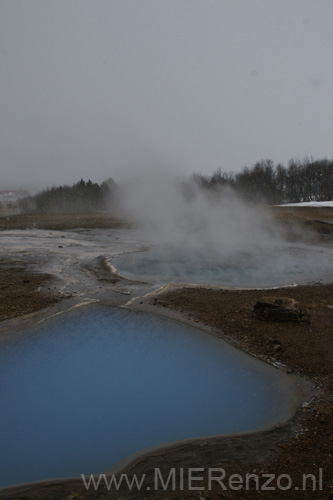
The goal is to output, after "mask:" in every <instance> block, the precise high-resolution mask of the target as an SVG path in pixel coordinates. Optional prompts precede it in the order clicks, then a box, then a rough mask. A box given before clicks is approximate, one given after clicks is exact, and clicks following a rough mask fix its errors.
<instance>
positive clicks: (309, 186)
mask: <svg viewBox="0 0 333 500" xmlns="http://www.w3.org/2000/svg"><path fill="white" fill-rule="evenodd" d="M191 185H195V186H199V187H200V188H202V189H204V190H209V191H211V192H212V193H213V192H219V188H221V187H230V188H232V189H233V190H235V191H236V192H238V193H239V194H240V195H241V196H242V197H243V198H245V199H247V200H249V201H252V202H264V203H269V204H272V205H279V204H283V203H299V202H303V201H330V200H333V160H328V159H322V160H313V159H312V158H304V159H303V160H297V159H292V160H290V161H289V162H288V165H287V166H286V167H285V166H283V165H282V164H280V163H279V164H277V165H274V162H273V161H272V160H261V161H259V162H257V163H256V164H255V165H253V166H252V167H244V168H243V170H242V171H241V172H239V173H230V172H222V171H221V169H219V170H217V171H216V172H214V173H213V174H212V175H211V176H204V175H201V174H194V175H193V176H192V177H191V179H190V182H189V183H187V184H186V188H185V191H184V194H185V195H190V192H191V189H190V188H191ZM117 194H118V186H117V184H116V183H115V182H114V180H113V179H112V178H109V179H108V180H106V181H104V182H102V184H97V183H93V182H92V181H91V180H89V181H88V182H85V181H84V180H83V179H81V180H80V182H77V183H76V184H74V185H73V186H66V185H64V186H60V187H52V188H47V189H45V190H44V191H41V192H40V193H37V194H36V195H34V196H27V197H25V198H21V199H19V200H18V202H17V203H18V206H19V210H20V212H21V213H52V212H89V211H100V210H108V209H109V208H111V207H113V206H114V205H115V203H116V199H117Z"/></svg>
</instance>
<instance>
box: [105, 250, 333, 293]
mask: <svg viewBox="0 0 333 500" xmlns="http://www.w3.org/2000/svg"><path fill="white" fill-rule="evenodd" d="M332 258H333V250H332V249H329V248H322V247H314V246H311V245H294V244H285V245H282V244H281V245H280V246H273V247H272V248H270V249H267V248H266V249H263V248H260V247H258V248H251V249H243V250H237V251H235V252H232V253H228V254H223V252H222V253H219V251H218V249H217V248H216V245H215V247H214V245H209V244H207V245H206V246H205V250H203V249H202V248H201V249H200V250H199V249H189V248H186V247H179V246H176V245H155V246H152V247H151V248H150V249H149V250H146V251H140V252H138V251H136V252H131V253H125V254H122V255H119V256H117V257H114V258H113V259H112V265H113V266H114V267H115V268H116V270H117V272H119V273H120V274H121V275H123V276H126V277H128V278H131V279H137V278H139V279H143V280H147V281H150V282H157V283H160V282H163V283H165V282H171V281H174V282H182V283H184V282H185V283H208V284H215V285H224V286H241V287H275V286H285V285H291V284H294V283H298V284H305V283H309V282H313V281H322V282H332V281H333V268H332Z"/></svg>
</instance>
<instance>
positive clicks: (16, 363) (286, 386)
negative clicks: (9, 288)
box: [0, 305, 298, 486]
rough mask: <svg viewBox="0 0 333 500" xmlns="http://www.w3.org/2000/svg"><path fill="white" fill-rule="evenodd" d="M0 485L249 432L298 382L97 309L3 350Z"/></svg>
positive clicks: (194, 335)
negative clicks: (152, 449)
mask: <svg viewBox="0 0 333 500" xmlns="http://www.w3.org/2000/svg"><path fill="white" fill-rule="evenodd" d="M0 366H1V378H0V399H1V412H0V442H1V447H0V471H1V484H0V485H1V486H6V485H11V484H17V483H23V482H29V481H35V480H41V479H46V478H57V477H68V476H75V475H80V474H81V473H84V474H87V473H98V472H102V471H104V470H106V469H107V468H109V467H110V466H112V465H113V464H115V463H116V462H117V461H119V460H122V459H124V458H126V457H128V456H129V455H131V454H132V453H135V452H138V451H139V450H142V449H144V448H146V447H149V446H154V445H159V444H162V443H166V442H172V441H176V440H180V439H184V438H193V437H199V436H210V435H215V434H221V433H235V432H241V431H249V430H254V429H258V428H262V427H265V426H269V425H272V424H274V423H275V422H276V421H278V420H283V419H284V418H286V417H287V416H288V415H289V413H290V412H292V411H293V410H294V408H295V405H296V404H297V403H296V399H297V397H298V396H297V397H296V394H298V389H297V387H296V386H297V384H296V382H295V381H294V379H293V378H292V376H290V375H287V374H285V373H282V372H280V371H279V370H277V369H275V368H273V367H270V366H268V365H266V364H265V363H263V362H260V361H258V360H256V359H254V358H252V357H250V356H248V355H246V354H244V353H243V352H241V351H239V350H237V349H235V348H233V347H231V346H230V345H228V344H226V343H224V342H223V341H221V340H220V339H218V338H216V337H213V336H211V335H208V334H207V333H204V332H202V331H200V330H198V329H195V328H192V327H189V326H187V325H185V324H182V323H179V322H175V321H172V320H167V319H163V318H160V317H157V316H152V315H146V314H143V313H135V312H132V311H129V310H124V309H110V308H107V307H104V306H99V305H91V306H88V307H85V308H81V309H77V310H75V311H72V312H68V313H64V314H62V315H60V316H57V317H56V318H52V319H48V320H46V321H44V322H43V323H41V324H39V325H37V326H35V327H34V328H33V329H32V330H25V331H21V332H20V331H18V332H13V333H12V334H11V335H10V336H9V335H8V336H7V337H6V338H4V339H2V340H1V342H0Z"/></svg>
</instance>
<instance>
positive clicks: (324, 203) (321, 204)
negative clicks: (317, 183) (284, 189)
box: [277, 201, 333, 207]
mask: <svg viewBox="0 0 333 500" xmlns="http://www.w3.org/2000/svg"><path fill="white" fill-rule="evenodd" d="M277 206H278V207H333V201H303V202H302V203H286V204H285V205H277Z"/></svg>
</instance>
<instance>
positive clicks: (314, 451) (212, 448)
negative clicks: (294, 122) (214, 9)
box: [0, 209, 333, 500]
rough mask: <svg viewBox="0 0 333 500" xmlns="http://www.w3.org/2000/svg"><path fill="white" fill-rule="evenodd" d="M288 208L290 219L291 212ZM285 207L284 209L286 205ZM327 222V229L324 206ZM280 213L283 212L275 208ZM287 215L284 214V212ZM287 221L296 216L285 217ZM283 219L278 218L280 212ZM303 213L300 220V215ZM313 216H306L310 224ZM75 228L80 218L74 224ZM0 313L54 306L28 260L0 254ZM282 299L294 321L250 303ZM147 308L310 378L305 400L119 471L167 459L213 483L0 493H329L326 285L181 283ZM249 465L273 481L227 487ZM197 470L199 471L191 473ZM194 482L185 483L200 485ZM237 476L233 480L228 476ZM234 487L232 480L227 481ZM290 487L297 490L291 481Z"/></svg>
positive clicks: (73, 497)
mask: <svg viewBox="0 0 333 500" xmlns="http://www.w3.org/2000/svg"><path fill="white" fill-rule="evenodd" d="M331 210H332V209H331ZM296 212H297V217H301V216H300V215H299V213H298V211H296ZM288 213H289V211H288ZM311 213H312V215H311V217H312V219H311V218H310V219H309V218H308V217H309V215H308V214H309V212H307V214H306V215H305V213H304V215H303V219H302V220H299V221H298V222H297V223H298V225H299V226H301V227H304V228H305V227H310V226H313V228H312V229H313V231H314V232H317V231H318V230H320V228H321V227H323V226H322V223H319V226H316V223H315V221H316V220H317V219H318V220H321V219H323V214H319V213H318V212H313V209H312V212H311ZM330 214H331V215H330V217H331V218H329V217H328V218H327V222H325V223H323V224H324V227H326V226H327V227H328V228H329V230H330V232H329V233H325V232H324V233H322V232H320V231H319V234H320V235H321V236H324V237H325V238H329V237H330V236H331V226H330V224H329V223H328V222H329V221H331V220H332V211H331V212H330ZM280 216H281V217H283V214H282V215H281V213H280ZM289 217H291V216H289ZM293 217H294V219H293V224H294V223H296V221H295V216H293ZM284 220H285V222H284V223H286V224H288V221H287V220H286V219H284ZM307 220H310V223H307V224H305V223H306V222H307ZM312 221H313V222H312ZM80 227H81V226H80ZM0 269H1V272H0V293H1V302H0V320H4V319H8V318H13V317H15V316H21V315H25V314H29V313H32V312H34V311H37V310H40V309H42V308H44V307H46V306H48V305H52V304H54V303H55V302H56V301H57V300H58V297H57V296H56V295H55V294H54V293H53V294H51V293H50V291H48V286H47V283H48V281H50V280H52V279H53V278H52V277H51V276H49V275H46V274H38V273H36V272H34V271H33V270H32V269H31V268H29V266H27V265H24V264H23V263H22V262H19V261H17V260H12V259H9V258H8V259H3V260H2V261H1V262H0ZM263 295H264V296H267V295H274V296H277V297H285V296H287V297H291V298H293V299H296V300H297V301H299V303H300V307H301V310H302V317H301V320H300V321H288V322H266V321H263V320H261V319H258V318H256V317H255V315H254V313H253V306H254V304H255V303H256V302H257V301H258V300H260V299H261V297H262V296H263ZM150 302H151V307H152V308H154V309H156V312H158V311H160V310H166V309H167V310H170V311H174V310H177V311H181V312H182V314H183V315H185V316H186V318H187V320H188V319H189V320H190V322H193V325H197V324H199V323H203V324H206V325H208V326H210V327H213V328H214V331H215V332H216V334H218V335H220V336H222V337H226V338H227V339H228V340H229V341H231V342H233V343H236V344H237V345H238V346H239V347H240V348H242V349H244V350H246V351H248V352H250V353H251V354H253V355H256V356H259V357H261V358H263V359H266V360H267V361H268V362H280V363H282V364H283V365H285V366H286V367H287V369H288V370H290V371H292V372H296V373H299V374H301V375H302V376H304V377H307V378H308V379H309V380H310V381H311V383H312V386H313V391H314V392H313V399H312V400H311V402H310V403H309V404H308V405H305V406H304V407H303V408H301V409H299V411H298V412H297V414H296V416H295V417H294V418H293V419H292V421H290V422H289V423H288V424H286V425H284V426H280V427H278V428H275V429H272V430H271V431H265V432H262V433H256V434H253V435H245V436H235V437H228V438H222V439H216V440H211V441H207V442H204V443H192V444H186V445H185V444H184V445H183V446H181V447H179V446H178V447H173V448H171V449H164V450H160V451H159V452H156V453H154V454H153V455H151V456H150V457H143V458H142V459H138V460H137V461H136V462H135V463H134V464H130V465H129V466H128V467H127V469H125V470H126V471H127V472H129V473H130V474H133V473H137V474H141V473H147V474H148V473H149V472H151V471H152V470H153V469H154V467H161V469H163V467H164V470H165V471H167V470H168V468H169V469H170V468H171V467H177V468H179V467H180V468H181V467H184V468H186V467H193V468H194V467H199V468H200V467H204V468H205V471H206V470H207V469H208V468H209V467H216V468H223V469H224V470H225V471H226V477H225V480H224V481H223V484H224V485H225V487H226V489H224V488H223V487H222V486H221V484H219V483H218V482H214V483H213V484H212V488H208V485H207V484H206V486H205V488H204V489H203V490H195V489H194V490H192V491H189V490H188V488H185V489H184V490H180V489H179V488H178V490H176V491H170V490H167V491H163V490H162V489H160V490H159V491H154V490H153V488H152V489H151V490H150V491H147V490H144V491H137V490H133V491H132V492H129V491H128V489H127V490H126V488H123V489H121V490H120V491H118V492H115V491H111V492H109V491H107V489H106V488H105V487H100V488H99V489H98V491H92V490H89V491H86V490H85V488H84V486H83V484H82V481H81V480H78V481H75V480H70V481H52V482H48V483H41V484H35V485H28V486H18V487H15V488H10V489H7V490H2V491H0V499H1V500H2V499H3V500H4V499H12V500H14V499H15V500H33V499H34V500H42V499H43V500H44V499H54V500H61V499H67V500H79V499H93V498H94V499H95V498H112V499H116V498H117V499H118V498H119V499H124V500H125V499H126V500H127V499H135V498H140V499H143V498H147V499H148V498H149V499H157V498H165V499H167V498H168V499H181V498H188V499H190V498H194V499H200V500H203V499H206V500H215V499H237V500H242V499H247V498H248V499H258V498H267V499H279V500H280V499H282V498H286V499H287V498H288V499H303V498H304V499H313V498H316V499H320V500H321V499H326V500H329V499H330V498H332V495H333V467H332V453H333V446H332V436H333V411H332V382H333V373H332V361H331V360H332V359H333V341H332V335H333V284H330V285H317V286H300V287H293V288H285V289H278V290H274V291H273V290H272V291H270V292H268V291H267V290H265V292H263V291H260V290H218V289H216V288H208V287H197V288H193V287H185V288H182V289H175V290H173V291H167V292H165V293H163V294H159V295H157V296H155V297H152V298H151V299H150ZM249 473H255V474H257V475H258V477H259V478H260V486H261V487H262V486H263V484H264V482H265V480H267V477H266V476H265V474H274V475H275V478H274V479H273V480H272V482H271V483H270V484H269V485H268V487H269V488H275V489H260V490H258V489H256V488H255V483H253V484H252V485H251V486H252V487H251V488H249V489H245V488H244V487H241V488H240V489H232V488H231V487H230V483H228V478H230V476H231V475H232V474H240V475H241V477H242V478H244V477H245V476H246V474H249ZM281 474H284V475H285V474H288V475H289V476H290V478H291V480H292V482H293V484H292V486H291V487H290V488H287V489H284V490H282V489H281V488H279V487H278V484H277V480H278V481H279V479H278V478H279V476H280V475H281ZM303 474H313V475H314V476H315V479H316V483H315V487H316V489H315V491H313V488H312V487H313V485H314V483H313V480H311V479H309V480H307V482H306V489H305V490H303V476H302V475H303ZM196 475H202V473H200V472H199V473H196ZM280 481H281V482H280V485H282V487H285V486H288V480H287V478H286V477H285V476H281V478H280ZM203 484H204V483H203V482H199V483H198V482H197V483H194V485H195V486H198V485H199V486H200V487H201V486H202V485H203ZM238 484H239V483H238ZM233 485H234V486H235V485H236V483H233ZM296 488H297V489H296Z"/></svg>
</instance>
